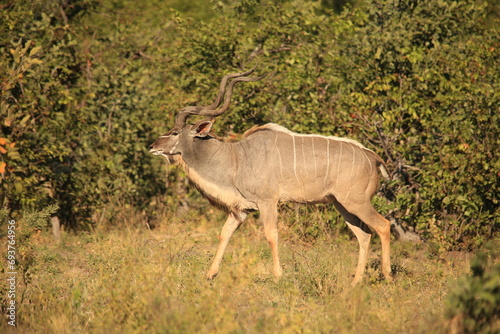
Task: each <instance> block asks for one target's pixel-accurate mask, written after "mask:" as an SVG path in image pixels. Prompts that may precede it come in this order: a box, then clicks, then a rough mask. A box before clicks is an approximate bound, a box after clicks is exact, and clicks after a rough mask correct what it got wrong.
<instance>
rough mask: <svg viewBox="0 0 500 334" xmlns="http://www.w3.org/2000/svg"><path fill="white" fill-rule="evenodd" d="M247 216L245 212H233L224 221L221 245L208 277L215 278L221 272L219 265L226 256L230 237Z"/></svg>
mask: <svg viewBox="0 0 500 334" xmlns="http://www.w3.org/2000/svg"><path fill="white" fill-rule="evenodd" d="M246 217H247V214H246V213H244V212H239V213H233V212H231V213H230V214H229V216H228V217H227V220H226V222H225V223H224V226H223V227H222V231H221V233H220V242H219V247H218V248H217V253H216V254H215V258H214V261H213V262H212V265H211V266H210V269H209V270H208V272H207V279H213V278H214V277H215V276H217V274H218V273H219V266H220V263H221V261H222V257H223V256H224V252H225V250H226V246H227V244H228V243H229V239H231V236H232V235H233V233H234V231H236V229H237V228H238V227H239V226H240V225H241V223H243V221H244V220H245V218H246Z"/></svg>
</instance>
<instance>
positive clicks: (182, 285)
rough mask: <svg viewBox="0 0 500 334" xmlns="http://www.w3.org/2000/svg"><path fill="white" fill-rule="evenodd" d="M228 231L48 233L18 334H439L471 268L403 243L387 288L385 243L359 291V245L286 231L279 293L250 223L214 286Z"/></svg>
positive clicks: (465, 260) (457, 258)
mask: <svg viewBox="0 0 500 334" xmlns="http://www.w3.org/2000/svg"><path fill="white" fill-rule="evenodd" d="M221 225H222V222H220V223H217V222H215V221H214V222H202V223H199V224H197V223H194V222H191V223H183V222H180V221H178V220H176V221H172V222H167V221H163V222H162V223H161V225H160V227H159V228H157V229H154V230H152V231H149V230H144V229H137V228H127V227H126V226H125V227H123V228H122V229H121V230H118V229H116V230H113V231H106V232H104V231H97V232H93V233H91V234H78V235H75V234H64V235H63V239H62V242H61V243H60V244H59V245H57V244H55V243H54V242H53V241H52V238H51V236H50V234H49V232H41V233H38V234H34V235H32V236H31V238H30V239H29V240H27V241H25V242H26V243H28V242H29V247H24V249H25V250H24V251H23V254H20V255H19V257H21V259H20V261H21V264H20V265H21V266H23V267H24V268H25V269H26V274H25V275H24V278H23V279H20V280H19V283H18V287H17V289H18V296H19V298H18V303H20V307H19V309H18V330H19V332H27V333H34V332H35V333H86V332H91V333H116V332H123V333H370V334H374V333H424V332H425V333H428V332H429V328H436V330H435V331H436V332H439V331H440V330H439V328H442V327H440V324H442V323H443V321H444V318H443V315H444V310H445V307H444V304H445V302H444V300H445V297H446V295H447V292H448V291H449V289H450V287H453V286H454V284H456V280H457V278H458V277H459V276H462V275H464V274H466V273H467V272H468V268H469V258H470V257H471V254H465V253H450V254H442V256H441V258H440V257H436V256H434V254H433V253H431V252H429V251H427V248H426V247H425V246H422V245H421V246H418V245H410V244H401V243H398V242H393V252H392V262H393V269H394V270H395V272H396V277H395V281H394V282H393V283H386V282H384V281H381V280H379V270H378V265H379V261H378V258H379V254H380V244H379V240H378V239H376V238H375V240H374V242H373V247H372V252H371V256H370V260H369V268H368V271H367V277H366V279H365V282H364V284H363V285H361V286H358V287H356V288H351V287H350V282H351V280H352V277H353V274H354V271H355V265H356V260H357V242H356V241H355V240H354V239H348V238H345V237H341V238H335V237H333V236H331V235H324V236H323V237H322V238H320V239H318V240H316V241H315V242H314V243H305V242H302V241H301V240H302V239H301V238H299V237H298V236H297V234H296V233H295V232H294V231H293V230H292V229H290V228H288V227H286V226H283V225H282V226H280V229H281V234H280V237H281V244H280V252H281V257H282V262H283V265H284V270H285V275H284V277H283V278H282V279H281V280H280V281H279V282H278V283H276V282H275V281H274V279H273V277H272V259H271V256H270V250H269V247H268V245H267V242H266V241H265V238H264V236H263V232H262V228H261V226H260V225H259V224H257V223H255V221H254V220H253V219H250V220H249V221H248V222H246V223H245V224H244V225H243V226H242V228H241V229H240V230H238V231H237V232H236V233H235V235H234V236H233V239H232V240H231V242H230V245H229V247H228V249H227V251H226V254H225V257H224V261H223V262H222V265H221V270H220V272H219V276H218V277H217V278H216V279H215V280H214V281H213V282H208V281H206V280H205V278H204V275H205V272H206V270H208V268H209V265H210V262H211V259H212V258H213V256H214V253H215V250H216V246H217V242H218V239H217V235H218V233H219V230H220V228H221ZM445 258H447V260H443V259H445ZM28 259H29V261H27V260H28ZM25 260H26V261H27V262H26V263H25V264H23V263H22V261H25ZM20 296H22V300H21V297H20ZM1 326H2V327H0V331H2V332H3V331H4V330H5V329H6V328H7V327H8V326H7V324H6V323H5V322H2V325H1ZM431 332H432V330H431Z"/></svg>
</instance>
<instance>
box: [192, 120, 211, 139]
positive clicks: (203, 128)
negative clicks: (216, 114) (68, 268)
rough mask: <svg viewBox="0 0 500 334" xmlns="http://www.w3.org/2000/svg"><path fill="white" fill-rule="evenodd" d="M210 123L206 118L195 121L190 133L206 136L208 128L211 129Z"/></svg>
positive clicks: (196, 135) (201, 136)
mask: <svg viewBox="0 0 500 334" xmlns="http://www.w3.org/2000/svg"><path fill="white" fill-rule="evenodd" d="M212 125H213V123H212V122H211V121H207V120H203V121H199V122H196V123H195V124H194V125H193V128H192V129H191V133H192V134H193V136H195V137H200V138H203V137H206V136H207V135H208V134H209V132H210V130H212Z"/></svg>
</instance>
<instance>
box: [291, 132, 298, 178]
mask: <svg viewBox="0 0 500 334" xmlns="http://www.w3.org/2000/svg"><path fill="white" fill-rule="evenodd" d="M290 135H291V136H292V145H293V172H294V174H295V178H296V179H297V182H299V183H300V179H299V176H298V175H297V149H296V148H295V136H294V135H293V134H290Z"/></svg>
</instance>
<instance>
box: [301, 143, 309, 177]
mask: <svg viewBox="0 0 500 334" xmlns="http://www.w3.org/2000/svg"><path fill="white" fill-rule="evenodd" d="M301 139H302V160H303V161H304V176H305V177H306V178H307V176H308V175H307V162H306V152H305V151H304V137H301Z"/></svg>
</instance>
